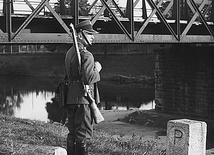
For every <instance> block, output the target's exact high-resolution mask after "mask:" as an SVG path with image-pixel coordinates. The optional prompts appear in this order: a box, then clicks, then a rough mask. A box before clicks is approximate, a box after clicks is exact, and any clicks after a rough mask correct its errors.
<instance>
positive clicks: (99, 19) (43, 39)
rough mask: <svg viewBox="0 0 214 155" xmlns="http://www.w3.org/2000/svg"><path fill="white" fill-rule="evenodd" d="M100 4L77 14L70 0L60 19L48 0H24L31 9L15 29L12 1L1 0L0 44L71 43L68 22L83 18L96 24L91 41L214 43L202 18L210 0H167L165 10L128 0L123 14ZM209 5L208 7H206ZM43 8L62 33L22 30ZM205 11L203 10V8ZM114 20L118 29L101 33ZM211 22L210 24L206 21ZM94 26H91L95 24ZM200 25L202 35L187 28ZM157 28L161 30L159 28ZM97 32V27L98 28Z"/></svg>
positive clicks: (107, 1)
mask: <svg viewBox="0 0 214 155" xmlns="http://www.w3.org/2000/svg"><path fill="white" fill-rule="evenodd" d="M97 1H98V0H95V1H94V3H93V4H92V5H91V6H90V8H89V9H88V10H87V12H86V14H87V13H89V12H90V10H91V9H92V8H93V7H94V6H95V4H96V3H97ZM100 1H101V3H102V6H101V8H100V9H99V11H98V12H97V13H96V15H94V16H92V17H91V16H80V15H79V9H78V8H79V4H78V3H77V1H76V0H75V1H74V6H73V9H74V15H73V16H72V17H71V16H69V17H66V18H63V16H62V15H59V14H58V13H57V12H56V11H55V10H54V9H53V8H52V7H51V6H50V4H49V0H43V1H42V2H41V3H40V4H39V5H38V6H37V7H36V8H33V7H32V6H31V5H30V1H28V0H25V2H26V5H28V6H29V7H30V8H31V10H32V12H31V14H30V15H29V16H26V17H25V19H24V21H23V23H22V24H21V25H20V26H18V27H17V28H16V29H15V30H14V27H13V23H14V22H13V19H15V18H16V15H14V14H12V13H13V12H14V10H13V7H12V0H4V2H5V3H4V16H2V17H1V18H3V19H4V21H5V31H4V30H0V44H47V43H48V44H58V43H59V44H61V43H72V35H71V33H70V28H69V22H68V21H70V22H72V23H74V24H77V23H79V22H80V21H81V20H83V19H90V20H91V21H92V23H93V24H95V25H96V27H97V29H101V31H100V33H99V34H98V35H96V36H95V43H213V42H214V33H213V29H214V25H213V23H212V21H211V22H207V21H206V19H205V15H206V12H208V11H207V10H206V8H205V5H208V6H209V7H208V8H210V10H211V14H212V13H213V12H212V11H213V7H212V2H213V1H214V0H212V2H211V1H210V0H201V3H200V4H197V5H198V6H197V5H196V3H195V2H194V0H171V1H170V2H169V4H168V6H167V7H166V8H165V10H162V11H161V9H160V7H161V5H162V4H163V0H159V1H157V3H155V2H154V1H153V0H136V1H135V2H134V0H128V1H127V2H128V3H127V7H126V14H124V12H123V11H122V10H120V7H119V6H118V5H117V4H116V3H115V1H114V0H100ZM140 1H142V7H143V8H142V12H143V15H142V16H143V17H142V18H144V19H142V20H141V21H136V20H135V17H134V8H135V6H136V5H137V4H138V3H139V2H140ZM146 2H147V3H148V4H149V6H150V7H151V9H152V10H151V13H150V14H149V16H147V7H148V6H146V5H145V3H146ZM183 3H185V4H186V6H188V9H189V10H190V11H191V12H192V14H193V15H192V17H191V18H189V19H188V20H186V21H185V22H186V24H183V23H182V22H183V20H182V19H181V13H182V11H183V9H187V8H183V7H182V5H181V4H183ZM110 4H113V5H114V6H115V8H116V10H117V12H119V14H120V16H121V17H120V18H118V17H117V15H116V13H115V12H114V11H113V10H112V8H111V7H110ZM210 6H211V7H210ZM44 7H46V8H47V9H48V10H49V12H50V14H51V16H50V17H46V16H43V17H41V16H40V17H39V18H43V19H45V18H49V19H51V20H55V21H56V22H57V23H58V24H59V25H60V26H61V28H62V29H63V32H51V33H50V32H37V33H31V32H30V31H29V32H27V33H26V31H25V29H26V28H27V27H28V26H29V23H30V22H32V20H33V19H35V18H38V14H39V13H40V12H41V10H42V9H43V8H44ZM170 9H171V10H172V12H173V14H174V15H176V16H174V17H173V19H172V20H168V19H167V18H166V17H165V16H166V14H167V13H169V11H170ZM106 10H107V11H108V13H109V17H103V14H104V11H106ZM145 10H146V11H145ZM204 10H205V11H204ZM154 15H156V16H157V19H158V20H157V21H153V19H152V18H153V17H154ZM17 18H18V17H17ZM197 18H199V19H200V21H201V22H200V25H195V21H196V19H197ZM110 23H111V24H112V23H114V25H115V26H117V27H119V30H120V32H119V33H117V32H115V31H114V32H102V29H103V28H106V27H108V26H109V24H110ZM210 23H211V24H210ZM95 25H94V26H95ZM202 26H203V30H204V31H206V33H205V34H198V33H190V34H188V33H189V32H190V29H191V28H193V27H197V28H196V30H200V29H201V27H202ZM150 27H152V28H153V29H158V28H159V27H164V28H165V30H166V31H165V32H164V33H162V32H152V31H151V32H148V31H146V29H150ZM159 30H160V31H161V29H160V28H159ZM98 31H99V30H98Z"/></svg>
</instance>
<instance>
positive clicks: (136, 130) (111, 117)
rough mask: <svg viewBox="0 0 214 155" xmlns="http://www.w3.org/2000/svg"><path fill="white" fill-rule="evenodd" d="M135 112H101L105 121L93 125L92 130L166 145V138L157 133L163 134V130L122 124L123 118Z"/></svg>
mask: <svg viewBox="0 0 214 155" xmlns="http://www.w3.org/2000/svg"><path fill="white" fill-rule="evenodd" d="M137 111H138V110H128V111H125V110H124V111H122V110H105V111H101V112H102V114H103V116H104V118H105V121H103V122H101V123H100V124H95V125H94V128H95V129H98V130H99V129H101V130H104V131H106V132H108V133H111V134H113V135H120V136H123V137H127V138H130V137H132V136H133V135H134V136H137V137H143V139H144V140H145V141H147V140H148V141H150V140H151V141H155V142H157V143H159V144H161V145H162V146H164V145H165V143H166V136H164V135H163V134H161V135H159V133H164V134H165V131H164V129H163V128H158V127H150V126H142V125H139V124H132V123H127V122H124V121H125V120H123V119H124V118H126V117H127V116H129V115H130V114H132V113H134V112H137Z"/></svg>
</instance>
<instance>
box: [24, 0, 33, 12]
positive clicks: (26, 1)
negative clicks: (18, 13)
mask: <svg viewBox="0 0 214 155" xmlns="http://www.w3.org/2000/svg"><path fill="white" fill-rule="evenodd" d="M24 1H25V3H26V4H27V5H28V6H29V8H30V9H31V10H32V11H34V10H35V9H34V7H33V6H32V5H31V4H30V2H29V1H28V0H24Z"/></svg>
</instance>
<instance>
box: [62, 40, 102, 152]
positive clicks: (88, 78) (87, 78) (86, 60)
mask: <svg viewBox="0 0 214 155" xmlns="http://www.w3.org/2000/svg"><path fill="white" fill-rule="evenodd" d="M78 47H79V51H80V56H81V69H80V72H79V69H78V67H79V63H78V57H77V56H76V55H73V54H74V53H76V51H75V48H74V47H72V48H71V49H69V51H68V52H67V53H66V57H65V69H66V75H67V77H68V80H69V87H68V95H67V105H66V108H67V114H68V124H67V126H68V130H69V134H68V136H67V152H68V155H85V153H86V140H87V139H90V138H91V136H92V133H93V119H92V117H91V110H90V108H89V102H88V100H87V99H86V97H85V92H84V85H88V87H89V93H90V94H91V96H92V97H93V98H94V99H95V101H96V103H99V102H100V99H99V93H98V88H97V86H96V83H97V82H98V81H100V74H99V72H98V70H97V69H96V68H95V63H94V57H93V55H92V54H91V53H90V52H89V51H88V50H87V49H86V48H85V46H84V45H83V44H82V43H79V42H78ZM75 152H76V153H75Z"/></svg>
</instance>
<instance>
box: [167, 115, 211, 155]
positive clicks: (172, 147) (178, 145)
mask: <svg viewBox="0 0 214 155" xmlns="http://www.w3.org/2000/svg"><path fill="white" fill-rule="evenodd" d="M206 136H207V124H206V123H205V122H201V121H195V120H189V119H179V120H170V121H169V122H168V123H167V148H166V155H206Z"/></svg>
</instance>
